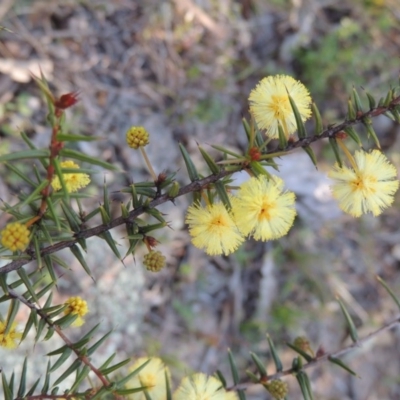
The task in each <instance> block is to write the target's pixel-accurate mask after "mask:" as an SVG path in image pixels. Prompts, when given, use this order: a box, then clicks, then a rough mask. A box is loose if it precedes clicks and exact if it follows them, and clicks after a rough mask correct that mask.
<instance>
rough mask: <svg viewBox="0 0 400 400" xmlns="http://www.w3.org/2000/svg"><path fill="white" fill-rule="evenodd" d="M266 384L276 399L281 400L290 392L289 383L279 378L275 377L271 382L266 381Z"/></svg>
mask: <svg viewBox="0 0 400 400" xmlns="http://www.w3.org/2000/svg"><path fill="white" fill-rule="evenodd" d="M264 386H265V388H266V389H267V390H268V392H269V394H270V395H271V396H272V397H273V398H274V399H277V400H281V399H283V398H285V396H286V395H287V394H288V386H287V383H286V382H283V381H281V380H279V379H274V380H272V381H271V382H268V383H265V384H264Z"/></svg>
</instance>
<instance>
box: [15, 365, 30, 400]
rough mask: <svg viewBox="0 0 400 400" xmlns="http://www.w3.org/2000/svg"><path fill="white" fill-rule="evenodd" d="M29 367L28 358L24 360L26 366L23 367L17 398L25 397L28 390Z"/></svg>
mask: <svg viewBox="0 0 400 400" xmlns="http://www.w3.org/2000/svg"><path fill="white" fill-rule="evenodd" d="M27 365H28V358H27V357H25V358H24V364H23V365H22V372H21V379H20V381H19V388H18V393H17V397H24V393H25V390H26V370H27Z"/></svg>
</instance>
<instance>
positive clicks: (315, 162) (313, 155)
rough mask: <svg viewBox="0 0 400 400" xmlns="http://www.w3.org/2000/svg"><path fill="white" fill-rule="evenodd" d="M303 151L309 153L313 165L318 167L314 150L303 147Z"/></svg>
mask: <svg viewBox="0 0 400 400" xmlns="http://www.w3.org/2000/svg"><path fill="white" fill-rule="evenodd" d="M302 149H303V150H304V151H305V152H306V153H307V155H308V156H309V157H310V160H311V161H312V163H313V164H314V165H315V167H317V157H316V156H315V154H314V152H313V149H312V148H311V147H310V146H303V147H302Z"/></svg>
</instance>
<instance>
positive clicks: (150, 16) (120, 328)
mask: <svg viewBox="0 0 400 400" xmlns="http://www.w3.org/2000/svg"><path fill="white" fill-rule="evenodd" d="M0 25H1V26H3V27H4V28H6V29H3V30H1V31H0V153H7V152H11V151H16V150H20V149H22V148H24V147H25V145H24V144H23V142H22V140H21V139H20V137H19V134H20V132H21V131H24V132H26V133H27V134H28V136H29V137H30V138H31V140H32V141H33V142H34V143H35V144H36V145H37V146H39V147H47V146H48V142H49V137H50V129H49V126H48V125H47V123H46V106H45V104H44V102H43V99H42V97H41V95H40V92H39V90H38V88H37V86H36V85H35V83H34V82H33V81H32V79H31V75H30V74H31V73H33V74H40V71H41V72H42V73H43V75H44V76H45V77H46V78H47V80H48V81H49V85H50V87H51V88H52V90H53V91H54V93H55V94H57V95H61V94H64V93H66V92H70V91H79V93H80V95H79V98H80V102H79V103H78V104H77V106H75V107H74V108H73V109H72V110H71V111H69V112H68V121H69V122H68V123H69V129H70V132H71V133H76V134H85V135H93V136H96V137H100V138H101V139H102V140H100V141H98V142H85V143H80V144H77V145H75V146H77V147H76V148H77V149H79V150H80V151H83V152H85V153H86V154H89V155H91V156H95V157H99V158H101V159H104V160H106V161H108V162H111V163H113V164H115V165H117V166H119V167H120V168H121V169H122V170H123V171H125V172H124V173H111V172H104V171H99V173H98V174H96V175H94V176H93V177H92V181H93V184H92V185H91V186H90V188H89V189H88V190H89V193H90V194H91V195H92V196H91V198H90V199H87V200H85V202H84V204H85V206H86V207H87V210H89V211H90V210H91V209H93V208H94V207H95V206H97V205H98V204H99V202H101V201H102V200H101V196H102V194H101V185H103V182H104V181H105V182H106V184H107V186H108V187H109V190H110V192H112V196H113V204H115V216H118V215H119V214H118V213H119V209H120V202H121V201H126V197H124V196H123V194H121V193H120V192H119V190H120V189H121V187H123V186H126V185H128V184H129V183H131V182H139V181H148V180H150V179H151V178H150V176H149V175H148V173H147V171H146V169H145V168H144V164H143V161H142V159H141V157H139V155H138V153H136V152H134V151H133V150H132V149H129V148H127V146H126V145H125V140H124V138H125V133H126V130H127V129H128V128H129V127H130V126H131V125H143V126H145V127H146V129H147V130H148V131H149V132H150V134H151V141H150V145H149V146H148V147H147V149H148V153H149V157H150V159H151V161H152V164H153V167H154V169H155V170H156V172H161V171H164V170H165V171H167V172H174V171H178V174H177V179H178V180H179V181H180V183H181V184H185V183H188V178H187V177H186V174H185V172H184V171H185V170H184V166H183V163H182V160H181V157H180V153H179V150H178V143H183V144H184V145H185V146H186V148H187V149H188V151H189V152H190V153H191V155H192V157H193V159H194V161H195V163H196V165H197V166H198V168H199V170H200V171H201V172H202V173H203V174H208V171H207V169H206V167H205V166H204V162H203V161H202V158H201V157H200V155H199V152H198V150H197V143H200V144H202V145H204V146H205V147H206V148H207V149H209V150H210V152H211V153H212V149H211V148H209V147H208V146H207V144H219V145H223V146H225V147H228V148H231V149H232V150H234V151H237V152H240V151H243V150H244V149H245V146H246V139H245V135H244V131H243V128H242V126H241V118H242V117H243V116H247V115H248V103H247V98H248V94H249V92H250V90H251V89H252V88H253V87H254V86H255V84H256V83H257V82H258V81H259V80H260V79H261V78H263V77H265V76H267V75H273V74H288V75H292V76H294V77H295V78H296V79H299V80H301V81H302V82H303V83H304V84H305V85H306V86H307V87H308V89H309V90H310V93H311V96H312V97H313V99H314V101H315V102H316V103H317V105H318V107H319V109H320V111H321V114H322V116H323V120H324V123H325V124H326V125H328V124H333V123H337V122H340V121H343V119H344V117H345V113H346V110H347V99H348V96H349V94H350V92H351V90H352V88H353V86H354V87H356V88H357V90H359V93H360V94H361V95H363V88H365V89H366V90H368V91H369V92H370V93H372V94H373V95H374V96H375V97H376V98H377V99H379V97H381V96H384V95H385V94H386V93H387V90H388V88H389V87H390V86H395V85H396V84H397V81H398V75H399V64H400V60H399V54H400V2H399V1H398V0H353V1H352V2H348V1H335V0H307V1H303V0H291V1H289V0H270V1H268V0H264V1H262V0H218V1H214V0H170V1H159V0H142V1H135V0H63V1H57V0H30V1H29V0H25V1H24V0H15V1H12V0H2V1H1V3H0ZM364 99H365V97H364ZM365 104H367V103H366V102H365ZM374 126H375V129H376V131H377V133H378V135H379V137H380V140H381V143H382V147H383V149H384V150H385V152H386V154H387V155H388V157H389V158H390V159H391V160H392V161H393V162H394V163H395V164H396V165H397V166H399V164H400V155H399V154H400V142H399V140H398V134H399V132H400V130H399V127H398V126H396V125H395V124H394V123H392V122H391V121H390V120H389V119H387V118H385V117H382V118H376V119H375V120H374ZM309 129H310V132H311V133H312V129H313V127H312V123H310V125H309ZM359 132H362V130H359ZM363 140H364V144H365V147H366V148H369V147H372V146H373V143H372V142H369V141H368V139H367V138H366V135H365V133H364V134H363ZM313 149H314V151H315V153H316V154H317V156H318V158H319V160H320V163H319V165H318V170H316V169H315V167H314V166H313V164H312V163H311V161H310V159H309V158H308V157H307V156H306V154H305V153H303V152H300V151H297V152H295V153H293V154H291V155H290V156H288V157H284V158H282V159H281V160H278V164H279V165H280V166H281V168H280V175H281V176H282V177H283V178H284V179H285V181H286V184H287V187H288V188H289V189H290V190H293V191H295V192H296V194H297V198H298V213H299V217H298V218H297V220H296V223H295V226H294V227H293V228H292V230H291V231H290V233H289V235H288V236H287V237H285V238H283V239H282V240H279V241H274V242H268V243H257V242H248V243H246V245H244V246H242V247H241V248H240V250H239V251H238V252H236V253H235V254H234V255H232V256H229V257H213V258H210V257H207V256H206V255H205V254H204V253H203V252H201V251H199V250H197V249H195V248H194V247H193V246H191V244H190V238H189V237H188V234H187V232H186V229H185V225H184V213H185V210H186V207H187V205H188V204H190V199H189V198H185V199H179V201H177V202H176V205H175V206H174V205H172V204H168V205H164V206H163V207H162V208H161V211H163V212H165V213H166V214H167V217H166V218H167V220H168V221H169V222H170V225H171V228H172V229H166V230H164V231H158V232H157V234H156V235H157V240H159V241H160V245H159V246H158V248H157V249H158V250H160V251H162V252H163V253H164V254H165V255H166V256H167V260H168V265H167V268H165V269H164V270H163V271H162V272H161V273H159V274H152V273H148V272H147V271H145V269H144V268H143V266H142V257H143V254H145V250H144V249H143V248H141V249H139V250H138V252H137V253H136V255H135V257H134V258H133V257H128V258H127V259H125V260H124V264H123V263H121V262H120V261H119V260H116V259H115V256H114V255H113V254H112V252H111V251H110V250H109V249H108V248H107V247H106V246H104V242H102V240H101V239H97V238H93V239H91V240H89V241H88V245H89V249H88V256H87V262H88V264H89V266H90V267H91V269H92V274H93V278H94V281H93V280H92V279H91V278H90V277H88V276H87V275H86V274H85V272H84V271H83V270H82V268H81V267H80V266H79V264H78V263H77V262H76V260H75V259H74V258H73V257H72V256H71V255H70V254H69V252H67V251H66V252H63V253H62V254H60V256H63V257H64V258H65V259H66V260H67V261H68V262H69V263H70V268H71V271H66V270H64V269H62V268H60V269H59V271H58V273H59V275H60V276H61V278H60V280H59V285H58V288H57V291H56V293H55V302H62V301H65V299H66V298H68V297H69V296H73V295H80V296H82V297H84V298H86V300H87V301H88V303H89V308H90V314H89V316H88V318H87V323H86V324H85V325H84V326H83V327H82V328H79V329H78V330H77V329H75V330H73V329H70V330H69V331H68V332H67V334H68V335H69V336H70V337H71V338H74V337H75V338H78V337H80V336H79V335H81V336H82V334H83V332H86V331H87V330H88V329H89V328H90V327H92V326H93V325H94V324H95V323H97V322H98V321H99V320H101V329H102V330H101V332H103V334H104V333H105V332H107V331H108V330H110V329H114V332H113V334H112V335H111V336H110V337H109V339H108V340H107V342H106V343H105V345H104V346H103V347H102V348H101V350H100V351H99V352H98V354H97V355H96V360H95V362H98V363H100V362H102V361H103V360H105V359H106V358H107V357H108V356H109V355H110V354H111V353H112V352H115V351H116V352H118V354H119V356H118V357H119V360H122V359H123V358H125V357H134V358H135V357H138V356H142V355H145V354H147V355H159V356H161V357H162V358H163V359H164V361H165V362H166V363H167V364H168V365H169V366H170V368H171V369H172V371H173V372H172V375H173V377H174V381H175V382H178V381H179V379H180V378H181V377H182V376H183V375H186V374H187V373H189V372H191V371H203V372H207V373H213V372H214V371H215V370H216V369H217V368H218V369H221V370H222V371H224V372H227V371H228V361H227V348H231V350H232V352H233V353H234V355H235V357H236V359H237V363H238V365H239V368H240V370H241V371H243V377H242V378H243V379H246V377H245V374H244V371H245V369H246V368H249V369H250V370H252V371H253V372H254V367H253V366H252V364H251V361H250V360H251V359H250V356H249V352H250V351H253V352H256V353H257V354H258V355H259V356H260V357H261V358H262V359H263V360H265V363H266V365H267V366H268V372H269V373H273V372H274V368H273V364H272V361H271V357H270V354H269V350H268V344H267V341H266V333H267V332H268V333H269V334H270V335H271V337H272V338H273V339H274V341H275V344H276V346H277V347H278V348H279V349H280V350H281V356H282V360H283V362H284V365H285V366H286V367H289V366H290V365H291V361H292V358H293V357H294V355H295V354H294V353H293V352H292V351H290V350H288V349H287V348H286V347H285V342H288V341H293V339H294V338H295V337H296V336H299V335H305V336H307V337H308V338H309V339H310V341H311V343H312V346H313V347H314V350H317V348H318V347H319V346H323V347H324V348H325V350H326V351H333V350H335V349H338V348H340V347H344V346H346V345H347V344H349V343H350V340H349V338H348V333H347V332H346V327H345V322H344V320H343V318H342V316H341V312H340V309H339V306H338V304H337V302H336V301H335V296H337V295H339V296H341V297H342V299H343V300H344V301H345V303H346V304H347V305H348V307H349V310H350V312H351V314H352V316H353V318H354V319H355V321H356V323H357V326H358V328H359V333H360V336H365V335H366V334H367V333H369V332H370V331H372V330H374V329H377V328H378V327H379V326H380V325H381V324H383V323H385V322H387V321H389V320H391V319H394V318H395V316H396V312H398V311H396V307H395V305H394V304H393V302H392V301H391V300H390V298H389V296H388V295H387V293H386V292H385V291H384V290H383V288H382V287H381V286H380V285H379V284H378V283H377V281H376V275H380V276H381V277H382V278H383V279H385V280H386V281H387V282H389V283H390V285H391V287H392V289H393V290H394V291H395V293H397V294H398V295H400V285H399V282H400V277H399V275H400V274H399V273H400V263H399V262H400V230H399V221H400V215H399V212H398V210H399V204H400V203H399V195H398V196H397V199H396V202H395V204H394V206H393V207H392V208H390V209H388V210H387V211H385V212H384V214H383V215H382V216H381V217H380V218H373V217H370V216H365V217H362V218H360V219H357V220H355V219H353V218H350V217H348V216H345V215H343V214H342V213H341V212H340V210H339V209H338V208H337V206H336V204H335V202H334V201H333V200H332V198H331V196H330V192H329V188H328V180H327V178H326V171H327V170H328V169H329V168H330V166H331V165H332V164H333V162H334V157H333V155H332V153H331V151H330V148H329V146H328V144H327V143H326V142H325V141H319V142H318V143H316V144H315V145H314V146H313ZM212 154H215V153H212ZM19 168H22V169H24V170H25V171H26V173H27V174H29V173H31V171H32V165H31V164H30V163H28V162H25V163H23V164H21V165H19ZM242 175H243V174H239V175H238V176H237V178H236V179H237V182H239V181H240V180H244V179H246V177H245V176H244V175H243V176H242ZM99 189H100V190H99ZM21 190H24V184H23V182H21V180H20V179H18V178H16V177H14V176H12V175H10V174H8V173H6V169H5V168H4V166H3V165H0V197H1V199H2V200H3V201H6V202H8V203H11V204H13V202H15V200H14V198H15V195H16V194H17V193H19V192H20V191H21ZM7 218H8V217H7V216H5V215H2V216H0V226H4V224H5V223H6V220H7ZM112 234H113V236H114V238H115V239H116V240H118V243H119V244H120V246H121V249H122V250H121V252H122V253H123V250H124V249H126V247H127V245H126V242H125V240H124V235H125V232H124V231H123V230H122V229H115V230H113V231H112ZM4 264H5V262H3V261H1V260H0V265H4ZM32 268H34V266H28V267H27V269H28V270H30V269H32ZM44 273H45V272H44ZM11 279H12V278H11V277H10V281H11ZM2 311H4V310H3V309H2ZM27 316H28V312H27V310H24V309H22V308H21V310H20V312H19V316H18V320H19V322H20V323H21V325H22V324H23V323H24V321H25V320H26V318H27ZM57 345H61V342H57V340H56V339H54V338H53V339H52V340H51V341H50V342H41V343H39V344H38V345H37V346H36V348H35V349H34V350H32V345H31V342H29V341H26V342H25V343H23V344H22V345H21V346H20V347H19V349H18V350H17V351H7V352H6V351H4V350H2V349H0V367H2V368H3V370H4V371H5V372H6V373H7V376H10V373H11V370H12V369H14V371H15V372H16V373H18V371H20V365H22V359H23V357H24V356H25V355H29V360H30V362H31V364H30V365H31V367H30V369H29V376H28V378H29V379H30V380H31V381H34V380H36V379H37V376H38V374H40V373H42V371H43V369H44V368H45V364H46V362H44V358H43V356H42V354H43V352H48V351H50V350H51V349H54V348H55V347H56V346H57ZM399 356H400V334H399V331H398V330H397V331H391V332H386V333H384V334H382V335H380V336H378V337H376V338H375V339H373V340H371V341H370V342H368V344H367V345H365V346H363V347H361V348H359V349H357V350H355V351H354V352H352V353H351V354H349V355H348V356H347V357H346V358H345V362H347V363H348V364H349V365H350V366H351V368H352V369H353V370H355V371H356V372H357V373H358V375H359V376H360V377H361V379H360V378H355V377H353V376H350V375H349V374H346V373H345V372H343V371H342V370H341V369H340V368H338V367H336V366H333V365H322V366H319V367H317V368H314V369H311V370H309V371H310V378H311V381H312V384H313V390H314V392H315V398H317V399H320V400H336V399H337V400H339V399H340V400H348V399H354V400H367V399H368V400H375V399H399V398H400V357H399ZM286 381H287V382H288V384H289V387H290V391H291V395H290V396H289V398H290V399H299V398H301V397H300V393H299V389H298V388H297V384H296V382H295V378H288V379H286ZM269 398H270V397H269V395H268V393H267V392H266V391H265V389H264V388H262V387H261V386H254V387H252V388H250V389H249V391H248V399H251V400H261V399H269Z"/></svg>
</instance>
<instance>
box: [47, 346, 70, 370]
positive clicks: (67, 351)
mask: <svg viewBox="0 0 400 400" xmlns="http://www.w3.org/2000/svg"><path fill="white" fill-rule="evenodd" d="M71 354H72V349H70V348H69V347H65V348H64V350H63V352H62V354H61V355H60V357H59V358H58V360H57V361H56V362H55V363H54V364H53V365H52V367H51V368H50V372H54V371H55V370H56V369H58V368H59V367H61V365H63V364H64V363H65V361H67V360H68V358H69V356H70V355H71Z"/></svg>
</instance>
